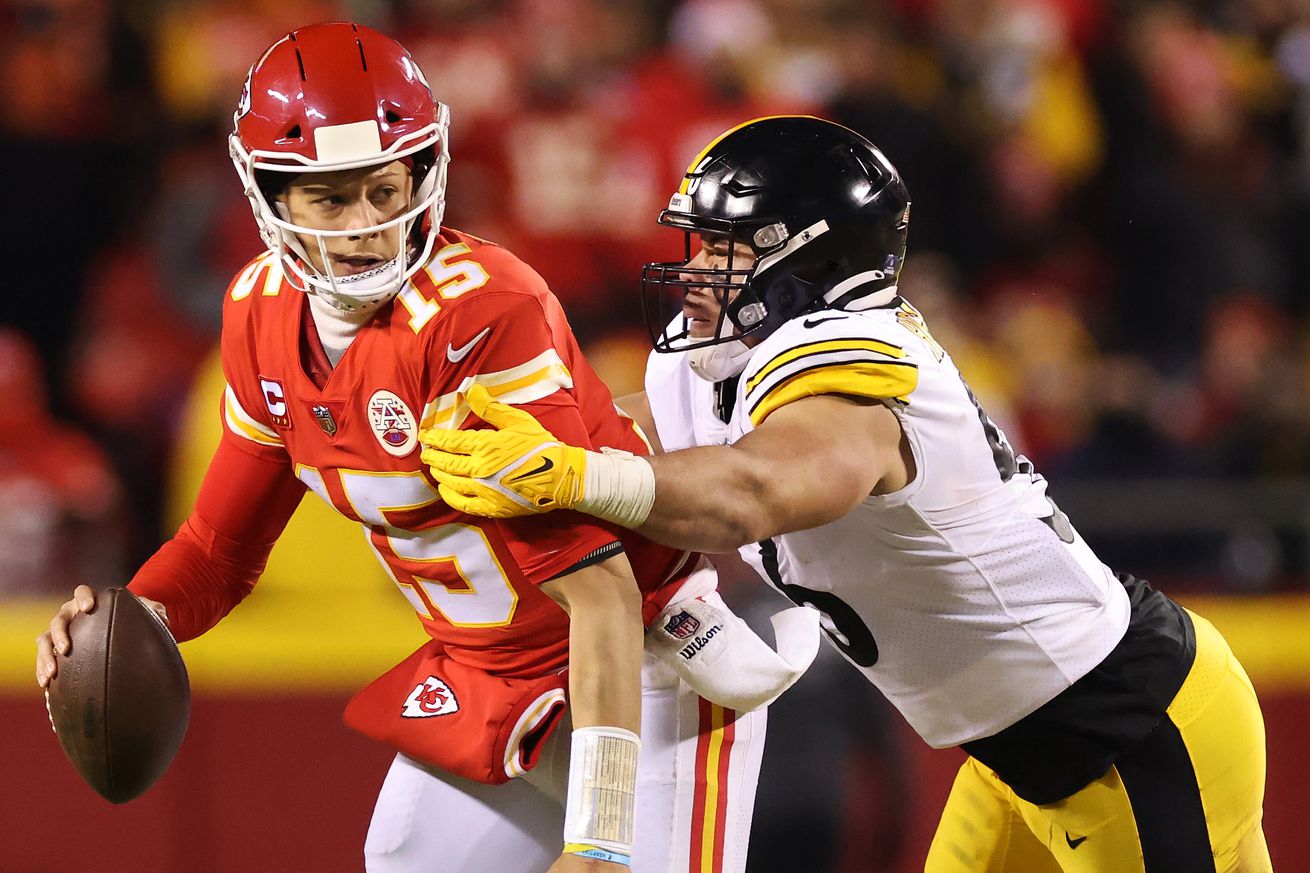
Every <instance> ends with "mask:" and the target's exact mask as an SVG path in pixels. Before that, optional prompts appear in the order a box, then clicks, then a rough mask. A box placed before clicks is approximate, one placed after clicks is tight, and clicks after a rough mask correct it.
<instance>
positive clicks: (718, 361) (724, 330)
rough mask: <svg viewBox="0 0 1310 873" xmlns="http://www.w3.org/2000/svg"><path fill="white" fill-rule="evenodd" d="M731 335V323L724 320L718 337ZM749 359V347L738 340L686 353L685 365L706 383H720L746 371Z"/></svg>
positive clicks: (702, 347)
mask: <svg viewBox="0 0 1310 873" xmlns="http://www.w3.org/2000/svg"><path fill="white" fill-rule="evenodd" d="M731 335H732V322H731V321H729V320H728V319H726V318H725V319H723V326H722V327H721V328H719V337H720V338H723V337H727V336H731ZM750 359H751V350H750V347H749V346H747V345H746V344H745V343H744V342H742V341H741V340H739V339H735V340H731V341H730V342H725V343H717V344H716V345H712V346H701V347H700V348H696V349H691V350H690V351H688V352H687V363H688V364H690V365H691V371H692V372H693V373H695V374H696V375H697V376H699V377H700V378H702V379H704V380H705V381H706V382H722V381H723V380H724V379H731V378H732V377H733V376H737V375H739V374H740V373H741V371H742V370H745V369H746V364H747V363H748V362H749V361H750Z"/></svg>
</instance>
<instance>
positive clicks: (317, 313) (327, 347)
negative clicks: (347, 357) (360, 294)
mask: <svg viewBox="0 0 1310 873" xmlns="http://www.w3.org/2000/svg"><path fill="white" fill-rule="evenodd" d="M384 305H385V304H384ZM381 308H382V306H379V307H375V308H369V309H356V310H351V311H346V310H342V309H337V308H336V307H335V306H333V305H332V304H331V303H328V302H327V301H326V300H324V299H323V298H321V297H319V296H318V295H317V294H310V295H309V313H310V315H311V316H312V317H313V319H314V327H315V329H317V331H318V338H319V341H320V342H322V343H323V351H324V352H326V353H327V358H328V361H329V363H331V364H332V366H334V367H335V366H336V365H337V362H339V361H340V360H341V356H342V355H344V354H345V353H346V349H348V348H350V344H351V342H353V341H354V339H355V337H356V336H357V335H358V334H359V331H360V328H362V327H363V326H364V325H366V324H368V323H369V322H370V321H372V320H373V317H374V316H376V315H377V314H378V311H379V310H380V309H381Z"/></svg>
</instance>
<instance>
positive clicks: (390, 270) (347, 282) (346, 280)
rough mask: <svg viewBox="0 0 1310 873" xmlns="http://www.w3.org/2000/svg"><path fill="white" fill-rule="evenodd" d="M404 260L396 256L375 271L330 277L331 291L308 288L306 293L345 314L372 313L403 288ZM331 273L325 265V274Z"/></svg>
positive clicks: (402, 257) (316, 286) (400, 256)
mask: <svg viewBox="0 0 1310 873" xmlns="http://www.w3.org/2000/svg"><path fill="white" fill-rule="evenodd" d="M405 260H406V258H405V257H404V256H403V255H398V256H396V257H394V258H392V259H391V260H389V261H387V262H386V263H384V264H382V265H381V266H379V267H376V268H374V269H372V270H366V271H364V272H363V273H356V274H355V275H353V276H337V275H335V274H330V276H331V282H332V290H330V291H329V290H327V289H326V288H323V287H321V286H318V285H312V286H310V290H311V293H313V294H314V295H315V296H317V297H321V298H322V299H324V300H326V301H327V302H328V303H329V304H331V305H332V307H333V308H334V309H338V310H342V311H345V312H357V311H360V310H366V309H376V308H377V307H380V306H382V304H384V303H387V302H389V301H390V300H391V298H393V297H395V296H396V294H398V293H399V292H400V289H401V286H403V285H404V284H405ZM324 261H325V262H326V256H325V257H324ZM331 269H332V267H331V265H330V264H329V265H328V270H329V271H330V270H331Z"/></svg>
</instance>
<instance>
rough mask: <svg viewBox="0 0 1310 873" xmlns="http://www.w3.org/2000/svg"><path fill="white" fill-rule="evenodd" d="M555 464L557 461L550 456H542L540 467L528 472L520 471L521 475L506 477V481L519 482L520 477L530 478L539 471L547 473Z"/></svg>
mask: <svg viewBox="0 0 1310 873" xmlns="http://www.w3.org/2000/svg"><path fill="white" fill-rule="evenodd" d="M554 466H555V462H554V461H552V460H551V459H550V458H542V459H541V466H540V467H538V468H537V469H535V470H529V471H528V472H526V473H520V474H519V475H517V476H515V477H514V478H513V479H506V480H505V481H506V482H517V481H519V480H520V479H528V478H530V477H532V476H535V475H537V474H538V473H545V472H546V471H547V470H550V469H551V468H553V467H554Z"/></svg>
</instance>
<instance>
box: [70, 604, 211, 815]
mask: <svg viewBox="0 0 1310 873" xmlns="http://www.w3.org/2000/svg"><path fill="white" fill-rule="evenodd" d="M68 636H69V640H70V643H71V646H70V648H69V653H68V654H67V655H57V656H56V658H57V659H58V665H59V670H58V672H57V673H56V674H55V678H54V679H53V680H52V681H51V683H50V688H49V691H48V693H47V696H46V705H47V707H48V708H49V710H50V723H51V724H52V725H53V726H54V729H55V734H56V735H57V736H58V737H59V744H60V745H61V746H63V748H64V754H65V755H67V756H68V760H69V761H71V762H72V764H73V768H74V769H75V770H77V772H78V773H79V774H80V775H81V776H82V778H83V779H85V780H86V783H87V784H88V785H90V786H91V787H92V788H94V789H95V790H96V792H98V793H99V794H100V795H101V796H102V797H104V798H105V799H106V800H109V801H112V802H113V803H125V802H127V801H129V800H131V799H132V798H134V797H137V796H138V795H140V794H141V793H142V792H143V791H145V790H146V789H147V788H149V787H150V786H151V785H153V784H154V782H155V780H156V779H158V778H159V777H160V776H161V775H163V773H164V771H165V770H166V769H168V765H169V764H170V763H172V760H173V756H174V755H176V754H177V750H178V747H179V746H181V745H182V737H183V736H184V735H185V734H186V727H187V720H188V718H189V717H190V713H191V686H190V683H189V682H188V680H187V672H186V665H184V664H183V663H182V655H181V654H180V653H179V652H178V650H177V644H176V643H175V642H173V637H172V635H171V634H170V633H169V632H168V629H167V628H166V627H165V626H164V623H163V622H162V621H160V620H159V618H158V616H156V615H155V613H154V612H153V611H152V610H151V609H150V608H149V607H148V606H146V605H145V604H144V603H142V602H141V601H140V600H138V599H137V598H136V597H135V596H134V595H133V594H132V593H131V592H130V591H127V590H126V589H123V588H109V589H106V590H104V591H101V592H99V593H98V594H97V595H96V605H95V609H93V610H92V611H91V612H88V613H85V614H79V615H78V616H76V617H75V618H74V619H73V621H72V622H71V623H70V624H69V627H68Z"/></svg>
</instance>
